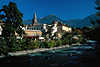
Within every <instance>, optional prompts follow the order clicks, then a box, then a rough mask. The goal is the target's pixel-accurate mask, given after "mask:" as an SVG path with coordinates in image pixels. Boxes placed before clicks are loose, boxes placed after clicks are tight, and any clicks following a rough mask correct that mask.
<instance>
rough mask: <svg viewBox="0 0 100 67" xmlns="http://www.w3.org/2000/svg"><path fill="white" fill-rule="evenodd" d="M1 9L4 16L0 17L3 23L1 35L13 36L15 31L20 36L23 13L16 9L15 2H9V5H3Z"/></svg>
mask: <svg viewBox="0 0 100 67" xmlns="http://www.w3.org/2000/svg"><path fill="white" fill-rule="evenodd" d="M2 10H3V11H4V12H5V17H4V18H2V20H3V21H4V25H3V34H2V36H3V37H5V38H6V37H8V38H9V37H12V36H15V32H17V33H18V34H19V35H20V36H21V35H22V34H23V30H22V28H21V27H23V23H22V17H23V14H22V13H21V12H20V11H19V10H18V8H17V6H16V4H15V3H13V2H10V3H9V5H4V6H3V8H2Z"/></svg>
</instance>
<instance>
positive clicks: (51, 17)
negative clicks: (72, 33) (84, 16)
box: [38, 15, 63, 24]
mask: <svg viewBox="0 0 100 67" xmlns="http://www.w3.org/2000/svg"><path fill="white" fill-rule="evenodd" d="M55 20H57V21H62V22H63V20H62V19H60V18H58V17H57V16H55V15H48V16H46V17H44V18H41V19H39V20H38V21H39V23H40V24H43V23H46V24H51V23H52V22H53V21H55Z"/></svg>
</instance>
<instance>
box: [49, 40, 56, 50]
mask: <svg viewBox="0 0 100 67" xmlns="http://www.w3.org/2000/svg"><path fill="white" fill-rule="evenodd" d="M55 45H56V43H55V41H54V40H51V41H49V42H48V48H52V47H54V46H55Z"/></svg>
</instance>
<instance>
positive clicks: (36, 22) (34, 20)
mask: <svg viewBox="0 0 100 67" xmlns="http://www.w3.org/2000/svg"><path fill="white" fill-rule="evenodd" d="M37 24H38V21H37V17H36V12H35V13H34V17H33V20H32V25H37Z"/></svg>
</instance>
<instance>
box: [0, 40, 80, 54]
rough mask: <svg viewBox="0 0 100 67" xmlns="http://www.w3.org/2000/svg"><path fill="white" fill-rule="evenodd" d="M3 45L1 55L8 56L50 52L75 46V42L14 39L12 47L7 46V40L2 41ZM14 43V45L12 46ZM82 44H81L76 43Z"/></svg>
mask: <svg viewBox="0 0 100 67" xmlns="http://www.w3.org/2000/svg"><path fill="white" fill-rule="evenodd" d="M0 41H1V42H2V45H0V55H8V53H14V52H15V53H16V52H21V51H22V52H21V53H24V52H25V51H26V53H25V54H27V53H28V52H30V51H33V52H34V51H36V50H39V51H42V50H41V49H43V50H48V49H55V48H56V47H58V48H59V47H63V46H66V44H67V47H68V46H69V43H70V45H71V44H73V42H71V41H70V42H69V41H67V40H66V41H64V40H60V39H58V40H50V41H39V40H32V39H21V40H14V39H12V42H11V44H10V45H7V42H6V40H4V39H1V40H0ZM13 41H14V42H13ZM12 43H13V44H12ZM76 43H80V42H76Z"/></svg>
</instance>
